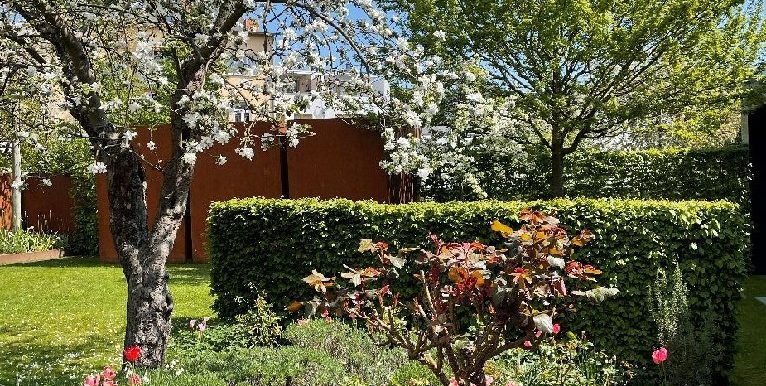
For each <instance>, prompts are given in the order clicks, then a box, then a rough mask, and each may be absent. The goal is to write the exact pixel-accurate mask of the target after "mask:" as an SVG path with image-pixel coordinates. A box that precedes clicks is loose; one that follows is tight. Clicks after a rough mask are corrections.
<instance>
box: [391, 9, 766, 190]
mask: <svg viewBox="0 0 766 386" xmlns="http://www.w3.org/2000/svg"><path fill="white" fill-rule="evenodd" d="M388 3H389V5H390V6H391V7H393V8H396V9H398V10H401V11H403V12H404V13H405V14H406V15H407V16H406V20H405V21H404V24H405V27H406V30H407V31H408V33H409V35H410V36H411V37H412V40H414V41H416V42H418V43H419V44H421V45H423V46H424V47H425V51H426V52H429V53H433V54H438V55H440V56H441V57H443V58H445V60H453V61H455V62H457V63H460V62H472V63H474V64H475V65H476V66H477V67H478V68H480V69H481V70H482V71H483V75H484V77H485V79H486V83H485V85H484V87H483V94H484V95H485V96H486V97H487V98H505V99H508V100H513V102H514V103H513V104H512V106H513V107H512V108H509V109H507V110H506V111H505V114H506V115H508V116H509V117H510V118H512V119H513V120H514V121H515V122H516V123H517V125H516V126H515V127H512V128H511V127H509V128H508V129H507V136H509V137H512V136H519V137H522V138H529V136H528V135H520V134H519V133H523V132H525V131H526V132H528V134H532V135H533V138H535V140H536V142H538V143H540V144H542V145H544V146H545V147H546V148H547V149H548V150H549V152H550V153H551V167H552V171H553V173H552V178H551V193H552V194H553V195H557V196H558V195H562V194H563V193H564V192H563V190H562V180H561V179H562V178H563V177H562V170H563V158H564V157H565V156H566V155H567V154H570V153H572V152H574V151H575V150H576V149H577V148H578V147H579V146H580V145H581V144H582V143H583V142H587V141H588V140H591V139H604V138H610V137H615V136H618V135H624V133H626V132H628V133H630V132H631V129H632V131H633V135H634V136H635V135H637V134H640V133H641V130H637V129H640V128H643V127H648V129H646V130H648V131H649V132H651V131H652V129H651V128H652V127H656V125H657V124H660V123H664V124H668V123H669V122H683V121H684V120H687V121H692V122H694V121H695V120H699V119H701V117H705V116H706V115H707V116H708V117H710V116H711V115H715V114H714V112H716V111H724V112H728V114H731V112H732V110H733V109H732V106H739V104H738V103H733V101H734V102H738V101H739V100H740V99H741V98H743V97H745V96H746V95H747V92H748V91H749V89H748V88H747V87H746V82H747V81H752V80H755V79H758V78H759V77H760V75H761V71H760V64H761V63H762V62H761V59H762V57H761V54H762V53H763V47H764V42H765V41H766V39H764V36H765V35H764V29H763V25H762V20H761V8H760V5H753V4H749V5H743V4H741V2H739V1H736V0H727V1H708V0H670V1H663V2H657V1H653V0H638V1H602V0H582V1H562V0H536V1H526V2H507V1H482V2H475V1H464V0H415V1H401V0H391V1H389V2H388ZM716 118H719V119H718V120H717V121H716V120H714V122H720V121H722V119H720V117H716ZM705 127H709V126H705ZM713 131H714V130H710V132H713Z"/></svg>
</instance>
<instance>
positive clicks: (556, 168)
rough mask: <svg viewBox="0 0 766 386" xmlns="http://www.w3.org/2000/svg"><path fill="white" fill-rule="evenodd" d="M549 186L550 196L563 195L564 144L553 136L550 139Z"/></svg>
mask: <svg viewBox="0 0 766 386" xmlns="http://www.w3.org/2000/svg"><path fill="white" fill-rule="evenodd" d="M554 137H555V136H554ZM549 188H550V192H549V193H550V196H551V198H557V197H563V196H564V144H563V143H562V142H559V141H558V140H556V139H555V138H554V140H553V141H551V174H550V180H549Z"/></svg>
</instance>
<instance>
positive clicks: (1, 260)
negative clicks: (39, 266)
mask: <svg viewBox="0 0 766 386" xmlns="http://www.w3.org/2000/svg"><path fill="white" fill-rule="evenodd" d="M62 257H64V251H63V250H62V249H49V250H47V251H35V252H26V253H9V254H0V265H8V264H20V263H34V262H37V261H45V260H53V259H60V258H62Z"/></svg>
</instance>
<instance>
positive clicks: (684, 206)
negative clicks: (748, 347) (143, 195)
mask: <svg viewBox="0 0 766 386" xmlns="http://www.w3.org/2000/svg"><path fill="white" fill-rule="evenodd" d="M526 207H531V208H535V209H540V210H543V211H546V212H548V213H556V215H557V217H558V218H559V219H561V221H562V223H563V224H566V225H567V227H568V228H567V231H570V232H572V231H575V230H580V229H589V230H591V231H592V232H593V233H594V234H595V235H596V239H595V241H593V242H592V243H591V244H589V245H588V246H587V247H586V248H583V249H582V250H581V251H580V252H578V253H577V254H576V255H575V256H576V258H577V259H578V260H580V261H583V262H585V263H590V264H594V265H596V266H598V267H599V268H600V269H601V270H603V271H604V273H605V274H604V275H603V277H602V278H601V279H600V280H599V281H600V283H601V284H602V285H604V286H608V285H615V286H616V287H618V288H619V289H620V291H621V292H620V294H619V295H618V296H616V297H615V298H613V299H610V300H608V301H606V302H604V303H602V304H600V305H599V306H598V307H592V306H589V305H588V304H582V305H581V306H579V307H578V311H577V314H576V316H575V317H572V318H571V320H569V321H566V322H565V323H562V326H564V327H567V328H570V329H571V330H572V331H580V330H585V331H587V332H588V334H589V336H590V337H592V341H593V342H594V344H595V345H596V347H599V348H600V349H604V350H606V351H607V352H608V353H610V354H616V355H618V358H620V359H621V360H629V361H631V362H633V363H636V364H639V365H643V366H645V365H649V364H650V363H651V362H650V359H649V358H650V353H651V350H652V346H653V345H654V344H655V342H656V336H657V328H656V324H655V323H654V322H653V321H652V319H651V316H650V312H649V305H648V303H647V301H646V299H647V296H648V288H647V284H646V283H647V281H649V280H652V279H653V278H654V276H655V274H656V272H657V270H658V268H660V267H670V266H672V265H673V264H678V266H679V267H680V269H681V272H682V275H683V277H684V281H685V282H686V283H687V285H688V286H689V289H690V294H689V309H690V311H689V312H690V314H691V315H693V316H695V317H697V316H701V315H705V314H712V315H715V320H714V322H715V323H716V324H717V325H718V326H719V329H720V330H719V331H718V333H717V334H716V337H715V342H716V343H717V344H719V345H721V347H722V348H723V351H724V353H723V355H722V359H721V360H720V361H719V362H718V363H716V370H718V371H723V370H724V369H728V368H729V367H730V366H731V358H732V354H733V347H734V334H735V332H736V327H737V326H736V321H735V319H734V318H735V312H734V307H735V304H736V301H737V300H738V299H739V298H740V285H741V282H742V280H743V279H744V277H745V275H746V272H747V266H748V261H747V257H746V256H747V255H746V250H747V244H748V237H747V228H748V225H747V220H746V218H745V217H743V215H742V214H741V212H740V209H739V207H738V206H737V205H735V204H731V203H727V202H664V201H630V200H592V199H578V200H573V201H570V200H554V201H535V202H494V201H485V202H467V203H461V202H455V203H448V204H437V203H415V204H409V205H385V204H377V203H373V202H352V201H348V200H330V201H319V200H315V199H303V200H294V201H287V200H268V199H262V198H253V199H244V200H231V201H228V202H223V203H216V204H214V205H213V206H212V207H211V212H210V218H209V248H210V257H211V261H212V264H213V267H212V277H211V286H212V292H213V294H214V295H215V296H216V300H215V306H214V308H215V309H216V310H217V311H218V312H219V314H220V315H222V316H234V315H237V314H240V313H243V312H246V310H247V304H249V300H246V299H254V298H255V296H257V290H258V289H263V290H266V291H268V294H269V301H270V302H272V303H273V304H274V305H275V307H277V308H278V309H280V308H282V307H285V306H287V305H288V304H289V303H290V302H291V301H292V300H295V299H307V298H311V297H312V296H313V289H312V288H308V287H307V286H306V285H305V283H304V282H302V281H301V279H302V278H303V277H304V276H305V274H306V272H311V270H312V269H316V270H318V271H323V272H340V271H343V270H344V267H343V265H344V264H346V265H348V266H364V265H370V264H372V263H373V261H370V260H371V258H370V257H369V256H365V255H363V254H361V253H359V252H358V250H357V249H358V247H359V240H360V239H363V238H373V239H377V240H383V239H384V240H387V241H388V242H389V245H390V246H391V248H393V249H398V248H402V247H419V248H427V247H428V245H429V240H427V237H426V236H427V234H428V232H429V231H430V232H434V233H438V234H439V235H440V236H441V237H443V238H444V239H451V240H471V239H474V238H475V239H478V240H479V241H481V242H483V243H487V244H498V243H499V242H500V241H501V240H500V239H499V238H498V236H497V235H496V234H493V233H494V232H492V231H491V230H490V228H489V226H488V224H489V221H491V220H492V219H500V220H501V221H504V222H505V223H507V224H508V225H510V226H512V227H518V225H519V220H518V218H517V217H516V216H517V214H518V213H519V211H520V210H522V209H524V208H526ZM404 276H405V275H404V274H403V277H404ZM652 365H653V364H652Z"/></svg>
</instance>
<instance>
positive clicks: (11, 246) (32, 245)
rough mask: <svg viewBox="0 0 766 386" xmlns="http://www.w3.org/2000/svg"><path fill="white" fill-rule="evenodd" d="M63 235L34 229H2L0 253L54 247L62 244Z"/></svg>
mask: <svg viewBox="0 0 766 386" xmlns="http://www.w3.org/2000/svg"><path fill="white" fill-rule="evenodd" d="M62 243H63V240H62V237H61V236H59V235H56V234H51V233H44V232H35V231H33V230H26V231H24V230H19V231H12V230H5V229H2V230H0V253H5V254H10V253H26V252H38V251H47V250H49V249H54V248H56V247H58V246H60V245H62Z"/></svg>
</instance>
